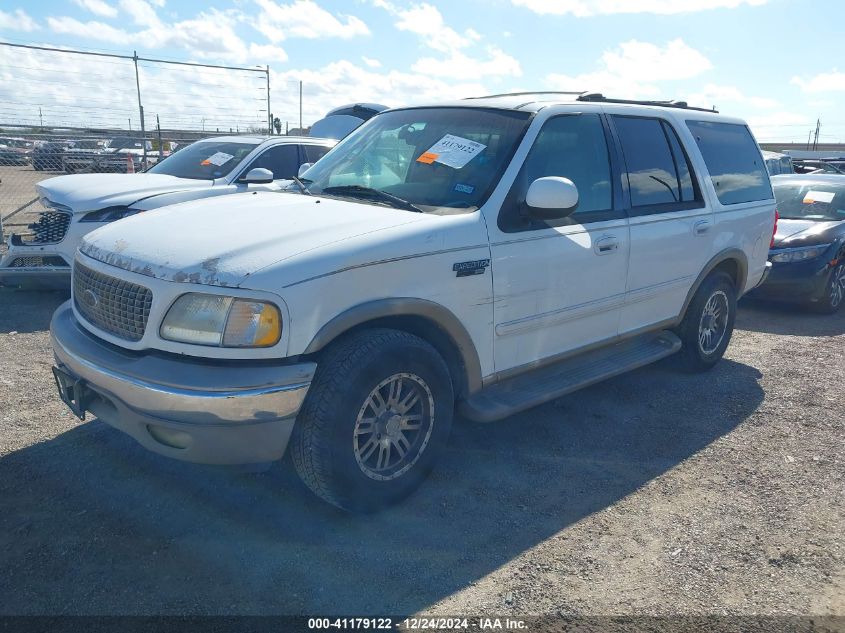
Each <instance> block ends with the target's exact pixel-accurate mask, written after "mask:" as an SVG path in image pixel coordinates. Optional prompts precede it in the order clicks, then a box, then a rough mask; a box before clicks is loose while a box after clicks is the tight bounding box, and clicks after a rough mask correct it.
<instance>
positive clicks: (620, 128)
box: [610, 114, 714, 334]
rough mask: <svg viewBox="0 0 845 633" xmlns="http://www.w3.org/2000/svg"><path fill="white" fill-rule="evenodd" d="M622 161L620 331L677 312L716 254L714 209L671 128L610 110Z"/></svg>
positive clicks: (657, 120)
mask: <svg viewBox="0 0 845 633" xmlns="http://www.w3.org/2000/svg"><path fill="white" fill-rule="evenodd" d="M610 122H611V124H612V126H613V129H614V131H615V134H616V136H617V138H618V141H619V145H620V147H621V150H622V154H623V157H624V163H625V176H624V177H623V182H624V184H625V185H626V187H627V191H628V196H627V201H628V215H629V217H630V236H631V237H630V239H631V248H630V256H629V257H630V261H629V265H628V278H627V283H626V287H625V302H624V305H623V307H622V310H621V318H620V327H619V332H620V334H625V333H628V332H633V331H635V330H639V329H643V328H648V327H650V326H654V325H656V324H660V323H662V322H664V321H669V320H671V319H674V318H675V317H677V316H678V314H679V313H680V312H681V310H682V308H683V304H684V301H685V300H686V296H687V292H688V291H689V289H690V288H691V287H692V285H693V283H694V282H695V279H696V277H697V276H698V274H699V273H700V272H701V270H702V269H703V268H704V265H705V264H706V263H707V261H708V260H709V259H710V257H711V253H712V251H713V235H714V230H713V224H714V220H713V213H712V211H711V210H710V209H708V208H707V205H705V203H704V198H703V195H702V190H701V185H700V183H699V181H698V177H697V175H696V173H695V171H696V170H694V169H693V166H692V163H691V161H690V158H689V155H688V153H687V152H686V151H685V150H684V148H683V146H682V144H681V142H680V139H679V137H678V133H677V131H676V130H675V128H674V126H673V125H672V124H671V123H670V122H669V121H668V120H667V119H664V118H661V117H659V116H654V117H648V116H646V117H643V116H629V115H623V114H612V115H611V116H610Z"/></svg>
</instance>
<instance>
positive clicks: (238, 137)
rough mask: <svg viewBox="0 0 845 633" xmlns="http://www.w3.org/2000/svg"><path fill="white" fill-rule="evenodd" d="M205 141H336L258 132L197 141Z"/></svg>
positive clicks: (322, 142) (319, 143)
mask: <svg viewBox="0 0 845 633" xmlns="http://www.w3.org/2000/svg"><path fill="white" fill-rule="evenodd" d="M203 141H222V142H224V143H252V144H254V145H260V144H261V143H265V142H267V141H276V142H278V143H304V144H305V145H325V144H327V143H332V144H333V143H335V142H336V141H335V140H334V139H330V138H320V137H316V136H284V135H282V136H260V135H258V134H237V135H236V134H232V135H227V136H208V137H206V138H202V139H199V140H198V141H197V143H201V142H203Z"/></svg>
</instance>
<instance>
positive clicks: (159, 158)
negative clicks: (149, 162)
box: [156, 114, 164, 161]
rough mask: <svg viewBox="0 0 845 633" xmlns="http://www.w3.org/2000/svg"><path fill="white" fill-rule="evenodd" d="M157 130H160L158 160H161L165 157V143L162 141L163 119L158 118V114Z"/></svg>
mask: <svg viewBox="0 0 845 633" xmlns="http://www.w3.org/2000/svg"><path fill="white" fill-rule="evenodd" d="M156 130H158V160H159V161H161V159H162V158H164V145H162V143H161V121H159V119H158V115H157V114H156Z"/></svg>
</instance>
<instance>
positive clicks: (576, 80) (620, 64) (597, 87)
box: [546, 39, 713, 98]
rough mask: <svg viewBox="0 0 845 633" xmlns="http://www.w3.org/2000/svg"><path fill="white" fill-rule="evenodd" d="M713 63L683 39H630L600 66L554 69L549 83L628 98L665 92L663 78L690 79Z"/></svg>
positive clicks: (605, 56)
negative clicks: (569, 71)
mask: <svg viewBox="0 0 845 633" xmlns="http://www.w3.org/2000/svg"><path fill="white" fill-rule="evenodd" d="M712 67H713V65H712V64H711V63H710V60H708V59H707V58H706V57H705V56H704V55H702V54H701V53H700V52H699V51H697V50H695V49H694V48H692V47H690V46H689V45H687V44H686V43H685V42H684V41H683V40H681V39H676V40H672V41H671V42H669V43H668V44H666V46H663V47H661V46H658V45H656V44H650V43H648V42H639V41H637V40H630V41H628V42H623V43H622V44H620V45H619V47H618V48H616V49H614V50H610V51H605V52H604V53H603V54H602V56H601V59H600V60H599V68H598V69H597V70H594V71H592V72H587V73H581V74H578V75H566V74H560V73H551V74H549V75H547V76H546V83H547V85H548V86H549V87H551V88H554V89H556V90H571V91H583V90H588V91H592V92H603V93H606V94H610V95H614V96H618V97H627V98H654V97H657V96H658V95H660V94H661V90H660V88H659V87H658V86H656V85H655V83H656V82H661V81H676V80H681V79H690V78H692V77H696V76H698V75H700V74H701V73H703V72H705V71H707V70H710V69H711V68H712Z"/></svg>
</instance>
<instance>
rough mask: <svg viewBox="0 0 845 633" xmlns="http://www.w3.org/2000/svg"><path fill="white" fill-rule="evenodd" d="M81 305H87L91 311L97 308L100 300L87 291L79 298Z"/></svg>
mask: <svg viewBox="0 0 845 633" xmlns="http://www.w3.org/2000/svg"><path fill="white" fill-rule="evenodd" d="M80 299H81V300H82V303H84V304H85V305H87V306H88V307H89V308H91V309H93V308H96V307H97V304H99V303H100V298H99V297H98V296H97V293H95V292H94V291H93V290H91V289H88V290H86V291H85V292H83V293H82V297H80Z"/></svg>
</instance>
